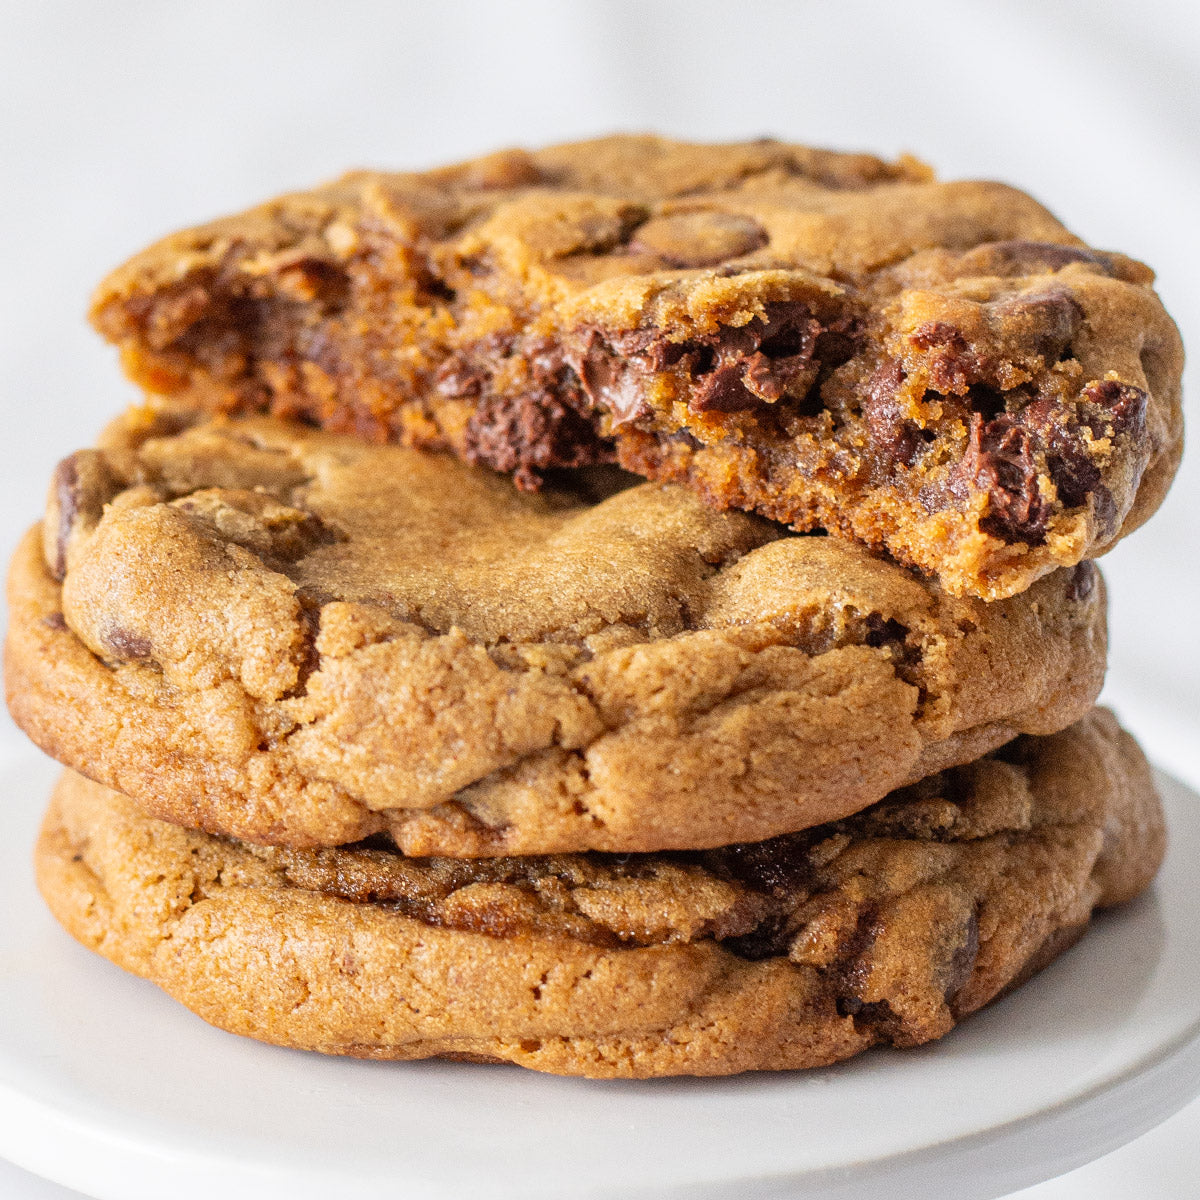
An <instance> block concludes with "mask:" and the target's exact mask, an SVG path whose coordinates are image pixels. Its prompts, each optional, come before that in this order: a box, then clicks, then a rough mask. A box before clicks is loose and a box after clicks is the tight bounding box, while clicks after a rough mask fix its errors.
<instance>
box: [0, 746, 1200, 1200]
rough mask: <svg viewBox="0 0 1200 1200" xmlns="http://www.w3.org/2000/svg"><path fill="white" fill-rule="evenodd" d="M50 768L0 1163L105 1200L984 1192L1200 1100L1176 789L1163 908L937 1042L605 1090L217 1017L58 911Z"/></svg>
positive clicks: (11, 1037) (1102, 938) (1198, 992)
mask: <svg viewBox="0 0 1200 1200" xmlns="http://www.w3.org/2000/svg"><path fill="white" fill-rule="evenodd" d="M55 770H56V768H55V767H54V766H53V765H52V764H49V763H47V762H46V761H45V760H41V759H33V758H28V759H21V760H19V761H17V762H15V763H9V764H7V765H6V767H5V769H4V770H2V771H0V787H2V788H3V794H4V798H5V802H6V805H7V811H8V814H9V820H8V830H7V835H6V837H5V838H4V840H3V843H2V844H0V912H3V913H4V919H3V921H2V922H0V1156H3V1157H6V1158H9V1159H11V1160H12V1161H14V1162H16V1163H18V1164H19V1165H21V1166H23V1167H26V1168H27V1169H29V1170H31V1171H34V1172H36V1173H38V1174H40V1175H43V1176H46V1177H47V1178H50V1179H53V1180H55V1181H57V1182H59V1183H63V1184H66V1185H67V1186H69V1187H73V1188H77V1189H78V1190H80V1191H82V1192H85V1193H86V1194H88V1195H91V1196H95V1197H100V1198H101V1200H160V1198H161V1197H162V1196H163V1195H166V1194H169V1195H171V1196H172V1197H173V1198H175V1200H201V1198H203V1200H210V1197H211V1195H212V1194H213V1192H214V1191H216V1192H219V1194H221V1195H222V1197H223V1198H224V1200H249V1198H250V1197H254V1198H255V1200H275V1198H276V1197H278V1198H280V1200H282V1198H283V1197H287V1198H288V1200H310V1198H311V1200H317V1198H320V1200H327V1198H328V1197H329V1196H330V1195H335V1196H336V1195H351V1194H352V1195H354V1196H355V1198H356V1200H375V1198H384V1197H387V1198H389V1200H390V1198H397V1200H399V1198H404V1200H410V1198H411V1200H435V1198H436V1200H451V1198H454V1200H457V1198H459V1197H461V1196H464V1195H470V1196H472V1197H473V1198H478V1200H492V1198H495V1200H500V1198H509V1197H512V1198H513V1200H517V1198H520V1200H541V1198H545V1200H551V1198H553V1200H568V1198H580V1200H583V1198H587V1200H600V1198H601V1197H623V1198H625V1197H651V1196H654V1197H675V1196H678V1197H681V1198H682V1197H684V1196H687V1197H693V1198H705V1200H707V1198H718V1197H721V1198H724V1197H731V1198H732V1197H738V1198H739V1200H747V1198H750V1200H754V1198H757V1197H784V1196H795V1195H799V1194H803V1195H804V1196H805V1197H810V1198H820V1200H826V1198H828V1200H834V1198H837V1200H856V1198H860V1197H861V1198H865V1197H867V1196H875V1195H877V1194H878V1183H879V1180H880V1178H881V1177H886V1180H887V1185H888V1190H889V1191H890V1192H891V1194H893V1195H895V1194H905V1195H907V1194H922V1195H925V1196H928V1197H930V1198H931V1200H932V1198H936V1197H938V1196H942V1195H945V1196H947V1197H949V1196H953V1197H954V1198H955V1200H985V1198H991V1197H995V1196H999V1195H1002V1194H1004V1193H1006V1192H1009V1191H1012V1190H1015V1189H1017V1188H1019V1187H1023V1186H1026V1185H1028V1184H1031V1183H1034V1182H1037V1181H1039V1180H1042V1179H1048V1178H1050V1177H1052V1176H1054V1175H1057V1174H1060V1173H1062V1172H1064V1171H1067V1170H1070V1169H1071V1168H1072V1167H1075V1166H1078V1165H1080V1164H1081V1163H1083V1162H1086V1161H1088V1160H1090V1159H1092V1158H1094V1157H1097V1156H1099V1155H1100V1154H1103V1153H1105V1152H1107V1151H1108V1150H1111V1149H1113V1148H1115V1147H1116V1146H1118V1145H1121V1144H1122V1143H1124V1142H1126V1141H1129V1140H1131V1139H1132V1138H1134V1137H1136V1136H1137V1135H1138V1134H1139V1133H1142V1132H1144V1131H1145V1130H1146V1129H1149V1128H1150V1127H1151V1126H1152V1125H1154V1124H1156V1123H1157V1122H1159V1121H1161V1120H1163V1119H1164V1118H1165V1117H1166V1116H1168V1115H1169V1114H1170V1113H1172V1112H1174V1111H1175V1110H1176V1109H1177V1108H1179V1107H1180V1106H1181V1105H1182V1104H1184V1103H1185V1102H1186V1101H1187V1100H1188V1099H1189V1098H1191V1096H1193V1095H1194V1094H1196V1093H1197V1092H1200V986H1198V985H1200V978H1198V968H1197V965H1196V964H1197V963H1200V889H1198V888H1196V887H1195V886H1194V885H1193V883H1192V881H1191V878H1190V873H1191V871H1192V870H1193V869H1194V868H1193V864H1195V863H1196V862H1200V796H1197V795H1196V794H1195V793H1193V792H1190V791H1189V790H1187V789H1186V788H1184V787H1183V786H1182V785H1181V784H1178V783H1176V782H1174V781H1172V780H1170V779H1168V778H1165V777H1161V778H1160V783H1161V786H1162V791H1163V797H1164V800H1165V802H1166V805H1167V815H1168V820H1169V822H1170V827H1171V835H1172V841H1171V850H1170V854H1169V856H1168V860H1167V863H1166V865H1165V867H1164V869H1163V872H1162V874H1161V875H1160V877H1159V879H1158V881H1157V883H1156V884H1155V886H1154V888H1153V890H1152V891H1151V892H1150V893H1149V894H1148V895H1146V896H1144V897H1142V898H1141V899H1140V900H1138V901H1136V902H1135V903H1134V904H1132V905H1128V906H1126V907H1125V908H1123V909H1120V910H1117V911H1115V912H1112V913H1108V914H1102V915H1101V917H1100V918H1099V919H1098V920H1097V922H1096V924H1095V926H1094V928H1093V929H1092V931H1091V932H1090V933H1089V934H1088V935H1087V937H1085V938H1084V939H1083V941H1082V942H1080V943H1079V944H1078V945H1077V946H1076V947H1075V948H1074V949H1072V950H1071V951H1070V952H1069V953H1068V954H1067V955H1065V956H1064V957H1063V958H1061V959H1060V960H1059V961H1058V962H1056V963H1055V964H1053V965H1052V966H1051V967H1050V968H1049V969H1047V970H1046V971H1045V972H1043V973H1042V974H1041V975H1040V976H1038V977H1037V978H1035V979H1034V980H1032V981H1031V982H1030V983H1028V984H1026V985H1025V986H1024V987H1023V988H1022V989H1021V990H1020V991H1018V992H1017V993H1015V994H1014V995H1012V996H1009V997H1007V998H1006V999H1004V1000H1002V1001H1000V1002H998V1003H997V1004H995V1005H993V1006H992V1007H990V1008H988V1009H986V1010H984V1011H983V1012H981V1013H979V1014H977V1015H976V1016H974V1017H972V1018H971V1019H970V1020H969V1021H967V1022H966V1023H965V1024H964V1025H963V1026H962V1027H961V1028H960V1029H957V1030H955V1031H954V1032H953V1033H952V1034H950V1035H949V1036H948V1037H947V1038H945V1039H944V1040H942V1041H941V1042H939V1043H935V1044H933V1045H930V1046H926V1047H922V1048H920V1049H917V1050H908V1051H903V1052H900V1051H892V1050H873V1051H871V1052H869V1053H867V1054H865V1055H863V1056H861V1057H860V1058H858V1059H855V1060H852V1061H851V1062H849V1063H845V1064H843V1065H840V1066H838V1067H833V1068H827V1069H824V1070H820V1071H810V1072H802V1073H792V1074H786V1073H784V1074H779V1075H770V1074H765V1075H752V1076H740V1077H736V1078H733V1079H723V1080H722V1079H718V1080H691V1079H683V1080H662V1081H647V1082H604V1083H598V1082H588V1081H583V1080H570V1079H557V1078H553V1077H550V1076H542V1075H536V1074H533V1073H529V1072H524V1071H521V1070H520V1069H518V1068H514V1067H502V1066H496V1067H491V1066H474V1065H470V1064H459V1063H437V1062H429V1063H368V1062H357V1061H353V1060H342V1059H328V1058H324V1057H322V1056H320V1055H316V1054H307V1053H302V1052H298V1051H288V1050H280V1049H276V1048H273V1047H269V1046H263V1045H259V1044H257V1043H255V1042H250V1041H246V1040H243V1039H239V1038H236V1037H233V1036H232V1035H229V1034H226V1033H222V1032H220V1031H219V1030H216V1029H212V1028H210V1027H209V1026H207V1025H205V1024H203V1023H202V1022H201V1021H200V1020H199V1019H197V1018H196V1017H194V1016H192V1015H191V1014H190V1013H189V1012H187V1011H186V1010H185V1009H183V1008H181V1007H180V1006H178V1005H177V1004H175V1003H174V1002H173V1001H171V1000H170V999H168V998H167V997H166V996H165V995H163V994H162V993H160V992H159V991H158V990H157V989H156V988H154V987H153V986H151V985H150V984H148V983H145V982H144V981H142V980H139V979H135V978H133V977H131V976H128V975H125V974H123V973H122V972H121V971H119V970H118V969H117V968H115V967H113V966H111V965H110V964H109V963H107V962H105V961H104V960H102V959H100V958H98V957H97V956H95V955H93V954H90V953H89V952H87V951H85V950H83V949H82V948H81V947H79V946H77V945H76V944H75V943H74V942H72V941H71V940H70V939H69V938H68V937H67V936H66V935H65V934H64V933H62V932H61V931H60V930H59V929H58V927H57V926H56V925H55V924H54V922H53V920H52V919H51V917H50V916H49V914H48V913H47V912H46V911H45V910H44V909H43V908H42V906H41V903H40V901H39V899H38V897H37V894H36V892H35V890H34V887H33V881H32V869H31V867H30V865H29V856H30V854H29V852H30V847H31V845H32V842H33V837H34V832H35V828H36V825H37V821H38V819H39V816H40V811H41V806H42V804H43V801H44V798H45V797H46V796H47V795H48V792H49V788H50V785H51V783H52V781H53V778H54V773H55ZM897 1189H902V1190H899V1191H898V1190H897ZM910 1189H911V1190H910Z"/></svg>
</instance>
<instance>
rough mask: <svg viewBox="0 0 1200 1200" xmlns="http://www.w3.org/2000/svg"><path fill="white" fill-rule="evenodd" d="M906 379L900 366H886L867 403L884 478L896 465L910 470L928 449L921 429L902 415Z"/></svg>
mask: <svg viewBox="0 0 1200 1200" xmlns="http://www.w3.org/2000/svg"><path fill="white" fill-rule="evenodd" d="M904 378H905V376H904V368H903V367H901V365H900V364H899V363H898V362H896V361H895V360H890V361H887V362H885V363H883V364H882V365H881V366H880V367H879V368H877V369H876V371H875V373H874V374H873V375H872V376H871V380H870V382H869V384H868V385H867V394H866V396H865V398H864V399H863V404H862V411H863V417H864V418H865V420H866V422H867V434H868V436H869V438H870V440H871V450H872V457H873V459H874V460H875V461H876V462H878V464H879V466H880V467H881V468H882V469H881V471H880V474H885V475H886V474H888V473H889V471H888V468H890V466H891V465H892V464H893V463H902V464H903V465H904V466H909V465H910V464H911V463H912V461H913V459H914V458H916V456H917V452H918V451H919V450H920V449H921V447H922V446H923V445H924V442H923V441H922V438H921V430H920V428H919V427H918V426H917V425H916V423H915V422H913V421H910V420H907V419H906V418H905V417H904V416H903V415H902V414H901V411H900V406H899V404H898V403H897V400H896V394H897V392H898V391H899V390H900V385H901V384H902V383H903V382H904Z"/></svg>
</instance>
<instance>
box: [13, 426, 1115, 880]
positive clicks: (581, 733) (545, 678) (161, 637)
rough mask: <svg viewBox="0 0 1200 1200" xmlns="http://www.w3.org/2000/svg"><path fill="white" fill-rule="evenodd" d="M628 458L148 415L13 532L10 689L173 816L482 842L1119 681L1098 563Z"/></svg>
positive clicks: (116, 782) (217, 824)
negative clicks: (1012, 585) (906, 527)
mask: <svg viewBox="0 0 1200 1200" xmlns="http://www.w3.org/2000/svg"><path fill="white" fill-rule="evenodd" d="M632 482H633V484H634V486H629V485H630V483H631V479H630V477H628V476H623V475H620V474H619V473H617V472H614V471H611V470H610V471H608V472H604V471H601V470H600V469H595V470H593V471H592V472H590V473H588V472H584V473H581V474H578V475H573V476H571V477H570V478H569V479H567V480H564V481H562V482H561V484H556V485H555V486H549V484H548V485H547V486H546V487H545V488H543V489H542V490H541V491H540V492H537V493H528V492H521V491H519V490H518V489H516V488H515V487H513V485H512V483H511V481H510V480H509V479H507V478H505V477H502V476H498V475H495V474H493V473H490V472H487V471H483V470H480V469H478V468H472V467H469V466H466V465H464V464H462V463H460V462H458V461H456V460H455V459H453V458H450V457H447V456H439V455H435V454H429V453H423V452H419V451H415V450H410V449H406V448H403V447H398V446H393V445H385V446H375V445H370V444H368V443H366V442H364V441H362V440H361V439H357V438H353V437H349V436H345V435H337V434H330V433H326V432H320V431H315V430H312V429H306V428H303V427H301V426H299V425H296V424H292V423H288V422H283V421H279V420H275V419H272V418H266V417H257V418H243V419H226V420H221V419H217V420H213V421H201V420H199V419H198V418H196V417H194V416H189V415H187V414H179V413H172V412H149V411H146V412H143V411H141V410H137V411H134V412H133V413H131V414H129V416H127V417H126V418H125V419H124V420H122V421H120V422H118V423H117V424H116V425H115V426H114V427H113V428H112V430H111V431H110V433H109V434H108V436H107V437H106V438H105V440H104V442H103V443H102V446H101V448H100V449H98V450H89V451H81V452H80V453H78V454H76V455H73V456H72V457H71V458H69V459H67V460H66V462H65V463H63V465H62V466H61V467H60V468H59V470H58V472H57V474H56V477H55V481H54V485H53V487H52V489H51V497H50V510H49V514H48V516H47V519H46V521H45V523H44V527H43V529H42V531H41V532H40V533H32V534H30V536H29V537H28V538H27V539H26V541H25V543H24V544H23V545H22V547H21V548H20V550H19V551H18V554H17V557H16V560H15V562H14V565H13V569H12V574H11V580H10V584H11V586H10V601H11V626H10V631H9V641H8V648H7V653H6V673H7V684H8V698H9V705H10V707H11V710H12V712H13V715H14V716H15V718H16V720H17V721H18V723H19V724H20V725H21V726H22V727H23V728H24V729H25V730H26V731H27V732H28V733H29V734H30V736H31V737H32V738H33V739H34V741H36V742H37V743H38V744H39V745H40V746H42V747H43V748H44V749H45V750H47V751H48V752H49V753H51V754H53V755H54V756H56V757H57V758H59V759H60V761H62V762H64V763H65V764H67V765H69V766H71V767H73V768H75V769H76V770H79V771H81V772H82V773H84V774H86V775H88V776H89V777H91V778H93V779H96V780H99V781H100V782H102V783H105V784H108V785H110V786H113V787H117V788H119V789H120V790H122V791H124V792H126V793H128V794H129V795H130V796H132V797H133V798H134V799H135V800H136V801H138V802H139V803H141V804H142V805H144V806H145V807H146V808H147V809H148V810H149V811H150V812H151V813H153V814H154V815H156V816H159V817H163V818H166V819H168V820H173V821H179V822H182V823H184V824H188V825H191V826H193V827H197V828H200V829H204V830H207V831H209V832H216V833H226V834H230V835H233V836H236V837H241V838H247V839H250V840H256V841H264V842H275V843H287V844H292V845H297V846H314V845H336V844H339V843H344V842H351V841H355V840H357V839H361V838H364V837H367V836H370V835H372V834H379V833H387V834H389V835H390V836H391V837H392V838H393V839H394V841H395V844H396V845H397V846H398V847H399V848H400V849H401V850H403V851H404V852H405V853H408V854H414V855H429V854H441V855H452V856H467V857H476V856H488V855H511V854H541V853H553V852H558V851H582V850H606V851H651V850H659V849H678V848H697V847H705V846H719V845H724V844H726V843H728V842H734V841H753V840H760V839H762V838H765V837H770V836H773V835H775V834H779V833H785V832H791V831H793V830H796V829H801V828H804V827H806V826H809V825H815V824H819V823H821V822H823V821H828V820H831V819H833V818H837V817H842V816H845V815H846V814H848V813H851V812H854V811H856V810H858V809H860V808H863V807H865V806H866V805H868V804H872V803H874V802H875V801H877V800H879V799H880V798H881V797H882V796H884V795H885V794H886V793H887V792H889V791H890V790H892V789H893V788H895V787H898V786H900V785H902V784H905V783H910V782H913V781H915V780H917V779H920V778H922V777H924V776H926V775H928V774H930V773H932V772H934V771H937V770H940V769H941V768H943V767H946V766H949V765H952V764H955V763H961V762H966V761H969V760H971V759H973V758H976V757H978V756H979V755H980V754H982V753H984V752H985V751H986V750H989V749H991V748H993V747H995V746H997V745H1000V744H1001V743H1003V742H1005V741H1008V740H1009V739H1010V738H1012V737H1013V736H1014V735H1016V734H1017V733H1018V732H1032V733H1051V732H1054V731H1056V730H1058V729H1061V728H1063V727H1064V726H1066V725H1068V724H1070V723H1071V722H1072V721H1075V720H1078V719H1079V718H1080V717H1081V716H1082V715H1083V714H1084V713H1086V712H1087V711H1088V709H1089V708H1090V707H1091V704H1092V702H1093V701H1094V699H1095V696H1096V694H1097V692H1098V691H1099V688H1100V685H1101V680H1102V676H1103V671H1104V654H1105V628H1104V597H1103V586H1102V584H1101V582H1100V578H1099V575H1098V573H1097V572H1096V570H1095V568H1093V567H1092V566H1091V564H1090V563H1084V564H1080V565H1079V566H1077V567H1075V568H1068V569H1064V570H1061V571H1058V572H1055V573H1053V574H1052V575H1049V576H1047V577H1045V578H1044V579H1042V580H1039V581H1038V583H1037V584H1035V585H1034V586H1033V587H1032V588H1031V589H1030V590H1029V591H1028V592H1026V593H1024V594H1022V595H1020V596H1016V597H1012V598H1010V599H1008V600H1004V601H999V602H996V603H993V604H985V603H983V602H981V601H977V600H971V599H956V598H954V597H950V596H947V595H946V594H945V593H944V592H942V591H940V590H939V589H938V588H937V587H936V586H935V585H934V584H933V583H931V582H929V581H927V580H921V579H920V578H918V577H916V576H914V575H913V574H911V573H910V572H908V571H906V570H904V569H902V568H900V567H898V566H896V565H895V564H894V563H891V562H887V561H883V560H881V559H879V558H875V557H872V556H871V555H870V554H869V553H868V552H867V551H866V550H864V549H863V548H861V547H859V546H856V545H853V544H851V543H848V542H843V541H839V540H836V539H833V538H822V537H812V536H797V535H794V534H789V533H788V532H787V531H786V530H785V529H783V528H782V527H780V526H778V525H774V524H771V523H769V522H767V521H764V520H762V519H760V518H758V517H755V516H752V515H750V514H747V513H742V512H736V511H726V512H720V511H716V510H714V509H711V508H709V507H707V506H706V505H704V504H703V503H702V502H701V501H700V500H699V499H698V498H697V497H696V496H695V495H694V494H693V493H692V492H690V491H689V490H687V489H684V488H680V487H676V486H671V485H662V484H655V483H646V482H643V481H637V480H634V481H632Z"/></svg>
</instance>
